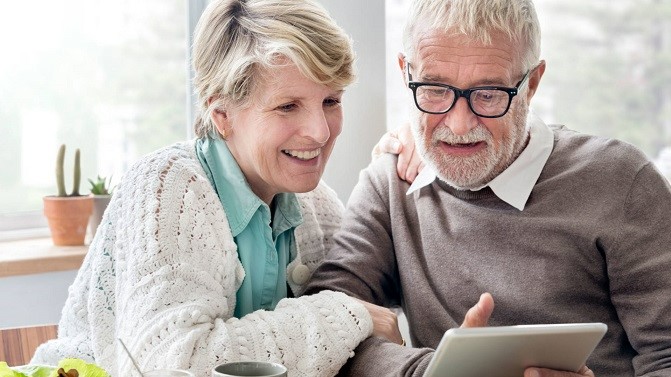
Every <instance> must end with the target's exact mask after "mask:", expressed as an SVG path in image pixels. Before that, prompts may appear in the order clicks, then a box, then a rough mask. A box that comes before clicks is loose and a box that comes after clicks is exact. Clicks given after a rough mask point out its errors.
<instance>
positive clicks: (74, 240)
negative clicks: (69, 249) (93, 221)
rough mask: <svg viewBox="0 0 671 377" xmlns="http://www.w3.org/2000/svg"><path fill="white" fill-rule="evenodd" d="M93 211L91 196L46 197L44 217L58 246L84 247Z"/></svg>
mask: <svg viewBox="0 0 671 377" xmlns="http://www.w3.org/2000/svg"><path fill="white" fill-rule="evenodd" d="M92 211H93V198H91V197H90V196H73V197H58V196H45V197H44V215H45V216H46V217H47V221H48V222H49V229H50V230H51V239H52V241H53V242H54V245H56V246H77V245H84V239H85V238H86V226H87V225H88V223H89V217H90V216H91V212H92Z"/></svg>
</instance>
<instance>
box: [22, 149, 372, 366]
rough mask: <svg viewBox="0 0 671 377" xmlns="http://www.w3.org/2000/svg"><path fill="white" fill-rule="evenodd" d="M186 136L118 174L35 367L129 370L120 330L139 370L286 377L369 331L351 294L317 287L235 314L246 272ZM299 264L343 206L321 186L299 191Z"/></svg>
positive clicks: (322, 245)
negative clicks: (231, 367)
mask: <svg viewBox="0 0 671 377" xmlns="http://www.w3.org/2000/svg"><path fill="white" fill-rule="evenodd" d="M194 150H195V147H194V142H193V141H191V142H186V143H179V144H175V145H173V146H170V147H166V148H164V149H161V150H159V151H157V152H154V153H153V154H150V155H148V156H146V157H144V158H143V159H141V160H140V161H139V162H138V163H136V164H135V165H134V166H133V168H131V169H130V170H129V172H128V173H127V174H126V175H125V176H124V178H123V180H122V182H121V183H120V184H119V186H117V188H116V190H115V192H114V196H113V199H112V202H111V203H110V205H109V207H108V209H107V211H106V212H105V215H104V218H103V220H102V223H101V225H100V227H99V231H98V233H97V235H96V237H95V238H94V240H93V242H92V244H91V247H90V249H89V252H88V254H87V256H86V258H85V260H84V263H83V265H82V267H81V269H80V271H79V273H78V275H77V277H76V279H75V281H74V283H73V284H72V286H71V287H70V289H69V295H68V299H67V301H66V304H65V307H64V308H63V312H62V317H61V321H60V324H59V336H58V339H56V340H52V341H50V342H48V343H46V344H44V345H42V346H40V347H39V348H38V350H37V352H36V354H35V357H34V358H33V360H32V363H35V364H38V363H39V364H50V365H56V364H57V362H58V360H60V359H61V358H64V357H78V358H82V359H85V360H88V361H91V362H95V363H97V364H99V365H100V366H102V367H103V368H105V369H106V370H107V371H109V372H110V373H111V374H112V375H113V376H130V375H132V372H131V371H132V370H133V368H132V365H131V363H130V361H129V360H128V358H127V357H126V355H125V354H124V353H123V351H122V350H121V349H120V348H119V346H118V344H117V342H116V338H117V337H120V338H121V339H123V341H124V343H125V344H126V345H127V346H128V348H129V350H130V351H131V352H132V354H133V355H134V356H135V357H136V359H137V360H138V361H139V364H140V366H141V368H142V369H143V370H151V369H163V368H182V369H189V370H191V371H192V372H194V373H195V374H196V375H197V376H210V370H211V369H212V368H213V366H215V365H217V364H220V363H224V362H229V361H238V360H268V361H273V362H278V363H281V364H283V365H285V366H286V367H287V368H288V370H289V374H290V375H291V376H333V375H335V374H336V373H337V372H338V370H339V369H340V367H341V366H342V365H343V364H344V363H345V362H346V361H347V359H348V358H349V357H351V356H352V355H353V351H354V348H355V347H356V346H357V345H358V344H359V342H360V341H362V340H363V339H365V338H366V337H368V336H369V335H370V334H371V332H372V327H373V326H372V320H371V318H370V316H369V314H368V312H367V310H366V309H365V308H364V307H363V305H361V304H360V303H359V302H358V301H356V300H354V299H352V298H350V297H348V296H346V295H344V294H342V293H336V292H331V291H324V292H321V293H319V294H316V295H312V296H303V297H298V298H291V299H284V300H282V301H280V303H279V304H278V306H277V308H276V309H275V310H274V311H262V310H261V311H257V312H254V313H251V314H249V315H247V316H245V317H243V318H241V319H237V318H233V317H232V315H233V312H234V309H235V294H236V291H237V289H238V287H239V286H240V284H241V283H242V280H243V278H244V274H245V273H244V270H243V268H242V265H241V264H240V262H239V260H238V255H237V248H236V245H235V243H234V242H233V236H232V234H231V231H230V228H229V225H228V221H227V218H226V214H225V213H224V210H223V207H222V205H221V203H220V202H219V199H218V197H217V194H216V192H215V191H214V190H213V188H212V186H211V184H210V182H209V180H208V179H207V177H206V175H205V172H204V171H203V170H202V168H201V166H200V163H199V162H198V160H197V158H196V156H195V153H194ZM298 198H299V202H300V204H301V209H302V213H303V218H304V223H303V224H302V225H301V226H299V227H298V228H297V229H296V232H295V234H296V244H297V256H296V259H295V260H294V261H293V262H292V263H290V265H289V266H288V270H287V276H288V277H289V279H288V280H289V284H290V286H291V288H292V290H293V291H294V293H295V294H296V295H298V294H300V292H302V290H303V286H302V285H301V284H296V283H295V282H293V281H292V280H291V276H292V275H291V272H292V270H293V268H295V267H296V266H298V265H301V264H302V265H305V266H307V267H308V269H309V271H310V273H312V272H313V271H314V269H316V267H317V266H318V265H319V264H320V263H321V260H322V259H323V257H324V252H325V250H327V248H328V247H329V246H330V244H331V239H332V236H333V233H334V232H335V230H337V229H338V227H339V225H340V219H341V213H342V208H343V207H342V204H341V203H340V202H339V201H338V199H337V198H336V196H335V193H334V192H333V191H332V190H331V189H330V188H328V187H327V186H326V185H324V184H323V183H322V184H320V185H319V187H318V188H317V189H315V190H314V191H312V192H310V193H306V194H299V195H298Z"/></svg>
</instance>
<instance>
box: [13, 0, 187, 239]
mask: <svg viewBox="0 0 671 377" xmlns="http://www.w3.org/2000/svg"><path fill="white" fill-rule="evenodd" d="M192 2H193V0H192ZM190 5H191V7H193V4H190ZM189 9H190V7H188V6H187V2H185V1H163V0H142V1H134V0H116V1H100V0H68V1H54V0H35V1H29V2H25V1H11V2H3V3H2V5H0V46H1V48H2V49H3V54H2V59H0V132H1V134H2V138H1V141H0V145H1V146H2V148H0V160H1V161H3V167H2V169H1V170H0V232H1V231H8V230H14V229H22V228H27V227H33V226H43V225H42V224H44V218H43V216H42V214H41V210H42V196H44V195H51V194H54V193H55V191H56V188H55V176H54V166H55V159H56V152H57V150H58V146H59V145H60V144H62V143H65V144H66V145H67V149H66V156H65V180H66V189H67V190H68V192H69V191H71V190H72V175H73V174H72V165H73V160H74V151H75V149H76V148H79V149H80V150H81V165H82V182H81V185H80V192H81V193H88V192H89V183H88V182H87V178H94V177H95V176H96V175H102V176H108V177H109V176H111V177H112V179H113V183H116V182H117V180H118V178H120V177H121V175H122V173H123V172H124V171H125V170H126V169H127V168H128V167H129V165H130V164H131V163H132V162H133V161H135V160H136V159H137V158H138V157H140V156H141V155H143V154H145V153H148V152H150V151H152V150H155V149H157V148H158V147H160V146H164V145H167V144H170V143H172V142H174V141H177V140H183V139H184V138H185V137H186V136H187V135H188V132H189V128H190V126H191V122H190V121H187V120H188V116H189V115H188V114H189V109H187V107H188V102H187V101H188V100H189V98H187V93H188V81H189V80H188V69H187V64H186V62H187V61H188V59H187V56H188V55H187V54H188V51H187V46H188V42H187V35H188V31H187V24H188V22H187V21H188V18H187V13H188V10H189Z"/></svg>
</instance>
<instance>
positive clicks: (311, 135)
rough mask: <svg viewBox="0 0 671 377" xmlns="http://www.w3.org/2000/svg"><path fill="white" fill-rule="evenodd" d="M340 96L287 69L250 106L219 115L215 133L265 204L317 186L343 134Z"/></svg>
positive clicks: (270, 78)
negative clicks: (223, 139)
mask: <svg viewBox="0 0 671 377" xmlns="http://www.w3.org/2000/svg"><path fill="white" fill-rule="evenodd" d="M342 95H343V91H342V90H337V89H333V88H329V87H328V86H325V85H322V84H317V83H314V82H313V81H311V80H310V79H308V78H306V77H305V76H303V75H302V74H301V73H300V71H299V70H298V68H297V67H296V66H295V65H293V64H287V65H286V66H282V67H277V68H273V69H272V70H271V71H269V72H265V73H264V74H263V76H261V80H260V82H259V84H258V86H257V87H256V88H255V90H254V93H253V94H252V98H251V101H250V102H249V103H250V105H249V106H247V107H245V108H231V109H226V110H225V111H215V113H214V115H213V117H214V120H215V124H217V128H218V129H219V131H220V132H222V131H224V132H225V134H226V144H227V145H228V147H229V149H230V150H231V153H232V154H233V156H234V157H235V160H236V161H237V162H238V165H240V169H241V170H242V172H243V174H244V175H245V177H246V178H247V182H248V183H249V185H250V186H251V188H252V191H254V193H255V194H256V195H257V196H258V197H259V198H261V200H263V201H264V202H266V203H268V204H270V202H271V201H272V198H273V196H274V195H275V194H277V193H280V192H306V191H310V190H312V189H314V188H315V187H316V186H317V184H318V183H319V180H320V179H321V176H322V174H323V173H324V167H325V166H326V161H327V160H328V158H329V156H330V154H331V151H332V149H333V145H334V143H335V140H336V138H337V137H338V135H339V134H340V131H341V129H342V121H343V113H342V106H341V99H342ZM222 127H223V128H222Z"/></svg>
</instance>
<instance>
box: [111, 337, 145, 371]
mask: <svg viewBox="0 0 671 377" xmlns="http://www.w3.org/2000/svg"><path fill="white" fill-rule="evenodd" d="M116 340H118V341H119V343H121V347H123V349H124V351H126V355H128V358H129V359H130V361H132V362H133V366H134V367H135V370H136V371H137V372H138V373H140V377H144V374H142V371H141V370H140V367H138V366H137V361H135V358H133V355H131V354H130V351H129V350H128V348H126V345H125V344H124V343H123V340H121V338H116Z"/></svg>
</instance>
